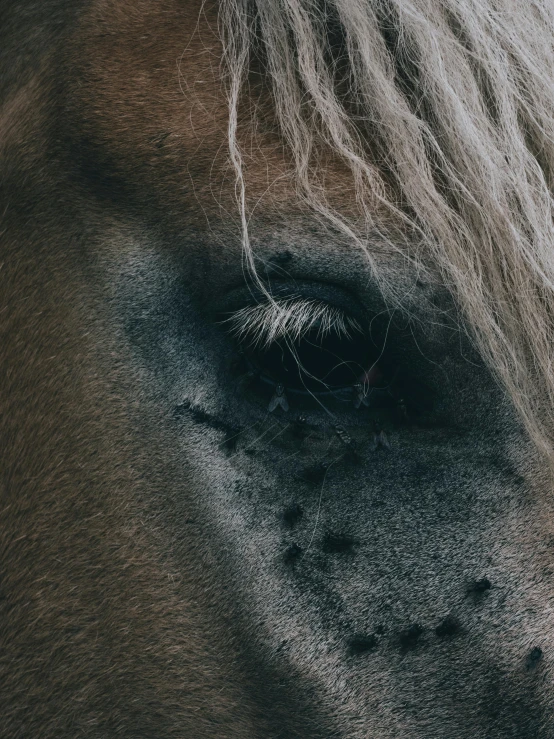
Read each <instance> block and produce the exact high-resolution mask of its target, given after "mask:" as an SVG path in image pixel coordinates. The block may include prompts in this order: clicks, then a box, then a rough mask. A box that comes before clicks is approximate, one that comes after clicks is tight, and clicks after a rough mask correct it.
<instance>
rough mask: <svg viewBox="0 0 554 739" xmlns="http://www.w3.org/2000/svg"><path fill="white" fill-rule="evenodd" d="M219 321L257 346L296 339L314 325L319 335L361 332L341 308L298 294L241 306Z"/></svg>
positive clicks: (295, 340) (347, 334) (356, 322)
mask: <svg viewBox="0 0 554 739" xmlns="http://www.w3.org/2000/svg"><path fill="white" fill-rule="evenodd" d="M223 323H227V324H229V331H230V333H231V334H232V335H234V336H235V337H236V338H237V339H238V340H239V341H241V342H244V341H248V343H249V344H250V345H251V346H255V347H258V348H267V347H268V346H270V345H271V344H272V343H273V342H275V341H278V340H279V339H285V340H287V339H288V340H290V341H292V342H293V343H294V342H297V341H298V340H299V339H301V338H302V337H303V336H305V335H306V334H307V333H308V332H309V331H311V330H312V329H314V328H317V330H318V331H317V333H318V336H321V337H323V336H325V335H326V334H328V333H329V332H331V331H334V332H336V333H337V334H339V335H342V336H345V337H347V338H349V337H350V335H351V333H352V332H359V333H362V329H361V327H360V324H359V323H358V321H356V319H355V318H352V317H351V316H349V315H348V314H347V313H346V312H345V311H344V310H342V309H341V308H338V307H337V306H333V305H330V304H328V303H326V302H324V301H322V300H317V299H314V298H304V297H301V296H292V297H289V298H285V299H280V300H275V301H271V302H270V301H265V302H259V303H256V304H254V305H250V306H245V307H243V308H240V309H238V310H236V311H233V313H232V314H231V315H230V316H229V318H227V319H226V320H225V321H224V322H223Z"/></svg>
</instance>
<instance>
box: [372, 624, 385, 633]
mask: <svg viewBox="0 0 554 739" xmlns="http://www.w3.org/2000/svg"><path fill="white" fill-rule="evenodd" d="M385 631H386V629H385V627H384V626H383V624H377V626H376V627H375V633H376V634H378V635H379V636H382V635H383V634H384V633H385Z"/></svg>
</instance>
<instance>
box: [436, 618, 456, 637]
mask: <svg viewBox="0 0 554 739" xmlns="http://www.w3.org/2000/svg"><path fill="white" fill-rule="evenodd" d="M461 628H462V626H461V624H460V622H459V621H458V619H457V618H456V616H453V615H452V614H449V615H448V616H446V618H444V619H443V620H442V621H441V622H440V624H439V625H438V626H437V628H436V629H435V634H436V635H437V636H438V637H439V638H440V639H444V638H447V637H451V636H455V635H456V634H458V633H459V632H460V630H461Z"/></svg>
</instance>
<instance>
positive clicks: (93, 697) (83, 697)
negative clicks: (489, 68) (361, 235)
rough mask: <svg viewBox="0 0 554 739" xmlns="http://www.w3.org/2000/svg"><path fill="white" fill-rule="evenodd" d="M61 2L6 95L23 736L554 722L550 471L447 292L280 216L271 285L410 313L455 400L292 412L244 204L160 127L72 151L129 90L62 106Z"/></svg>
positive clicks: (11, 578) (8, 433)
mask: <svg viewBox="0 0 554 739" xmlns="http://www.w3.org/2000/svg"><path fill="white" fill-rule="evenodd" d="M45 5H46V3H45V4H44V5H43V6H41V7H39V6H38V5H35V4H33V3H30V4H28V7H27V11H28V14H27V16H26V17H25V18H22V17H21V13H20V10H21V8H18V7H17V4H11V3H7V5H6V10H7V12H8V15H9V19H10V23H11V25H10V24H6V26H5V27H6V28H7V27H8V26H9V27H10V29H12V30H11V31H10V33H11V34H12V35H11V36H10V39H9V40H8V41H9V43H8V41H6V44H3V45H2V44H0V48H3V49H4V52H3V59H2V64H3V67H6V68H7V59H8V58H9V55H10V54H12V55H16V56H17V54H19V56H17V59H18V63H17V65H16V67H17V69H16V71H15V72H13V74H12V77H10V79H7V78H5V79H6V88H7V91H6V94H5V103H4V107H3V113H2V126H3V130H4V131H6V132H7V133H6V139H5V141H7V142H8V144H9V145H7V144H6V146H5V147H4V151H3V162H4V166H3V169H2V171H3V172H4V179H3V185H2V186H3V192H2V198H3V201H2V202H3V205H2V209H3V212H4V223H3V228H4V230H3V236H2V253H3V254H4V255H5V259H4V265H3V268H2V271H1V273H0V275H1V277H0V279H1V283H0V295H1V296H2V303H3V305H2V308H3V312H2V313H0V316H1V317H2V318H1V320H2V330H3V337H2V346H3V347H4V349H3V351H2V354H3V357H2V359H3V366H4V367H5V368H6V369H5V371H4V374H3V378H4V379H3V385H4V387H3V392H2V395H3V396H4V400H3V403H5V404H6V405H5V408H4V410H3V415H2V427H1V437H0V444H1V447H2V449H3V457H4V464H3V466H4V469H3V485H4V491H5V498H4V500H5V501H6V503H5V505H3V506H2V520H3V526H2V561H3V563H4V564H5V568H6V574H5V586H4V591H3V600H2V605H3V607H4V609H5V610H4V615H3V617H2V622H1V625H0V629H1V641H2V643H3V645H4V649H5V650H6V652H7V664H8V670H7V673H4V677H3V678H2V680H3V687H2V689H1V690H0V708H1V709H2V715H3V716H4V719H3V728H2V729H0V735H2V736H5V737H6V739H15V737H23V736H37V737H39V736H41V737H42V736H44V737H76V736H78V737H111V736H123V737H156V739H164V737H182V738H183V739H185V738H188V737H193V736H194V737H196V738H198V739H204V737H210V738H211V737H214V738H216V737H237V738H238V737H243V738H244V739H250V737H256V738H260V739H262V737H263V738H264V739H265V737H281V738H282V739H285V738H286V739H288V738H289V737H298V738H300V737H303V738H307V737H314V738H315V737H318V738H321V739H331V738H333V739H334V738H335V737H336V738H337V739H338V738H339V737H344V738H345V739H346V738H349V739H362V738H364V739H365V738H366V737H371V739H470V738H471V739H473V738H474V737H486V738H487V739H506V738H507V737H514V738H516V737H517V739H536V738H538V739H548V738H549V737H552V736H554V706H553V698H552V696H553V690H552V689H553V686H552V658H553V654H554V636H553V634H554V608H553V605H554V603H553V586H552V576H553V572H554V562H553V559H554V538H553V535H552V531H551V529H552V520H553V511H552V500H551V486H550V482H549V479H548V477H547V475H546V472H545V471H543V468H544V463H543V462H541V460H540V459H538V457H537V455H536V453H535V452H534V451H533V450H532V448H531V446H530V444H529V443H528V441H527V440H526V438H525V435H524V433H523V432H522V430H521V428H520V427H519V424H518V422H517V420H516V419H515V417H514V414H513V411H512V409H511V407H510V405H509V403H508V402H507V400H506V399H505V397H504V395H503V391H502V389H501V388H500V387H499V385H498V383H497V382H496V380H495V379H494V378H493V377H492V375H491V373H490V372H489V370H488V369H487V368H485V367H484V365H483V363H482V361H481V360H480V358H479V357H478V356H477V354H476V352H475V351H474V350H473V349H472V347H471V342H470V341H469V339H468V338H467V335H466V332H465V330H464V329H463V328H461V327H460V325H459V321H458V316H457V313H456V310H455V308H454V304H453V302H452V300H451V298H450V297H449V296H448V293H447V291H446V290H445V288H444V287H443V286H441V284H440V281H439V280H438V278H436V276H431V275H432V272H430V273H429V275H423V276H422V275H416V274H414V273H413V272H411V271H410V270H409V269H407V268H406V266H405V265H404V264H399V263H398V262H397V261H395V260H394V259H393V258H392V257H391V255H390V254H389V253H387V250H386V248H385V247H384V245H383V244H381V243H380V242H379V240H378V238H377V237H376V239H375V243H374V244H373V245H372V249H373V250H374V253H375V255H376V257H377V258H378V260H379V262H380V264H381V267H382V269H383V270H384V271H386V273H387V274H388V276H389V278H390V279H391V280H392V281H394V283H395V285H396V286H397V287H398V289H399V290H400V292H401V293H402V294H403V295H405V299H404V300H403V302H402V305H400V306H398V308H397V309H396V310H395V311H394V312H391V311H390V304H387V302H386V301H384V300H383V298H382V297H381V296H380V294H379V292H378V290H377V288H376V286H375V284H374V282H373V281H372V279H371V276H370V274H369V271H368V269H367V266H366V265H365V262H364V260H363V257H362V256H361V255H360V254H358V253H357V252H356V250H354V249H352V248H346V247H345V246H344V244H341V243H340V240H339V239H338V238H337V235H336V234H333V233H332V232H331V231H329V230H326V229H324V228H323V227H322V226H321V225H318V224H317V223H316V222H315V219H313V218H312V217H310V216H309V215H307V214H301V213H299V212H298V210H297V209H295V208H293V207H291V209H290V212H288V211H287V208H286V207H285V206H282V207H281V209H280V211H279V212H277V211H271V210H270V209H268V211H267V213H266V214H265V215H259V216H258V217H257V218H254V219H253V221H252V223H251V226H250V229H251V236H252V240H253V246H254V249H255V252H256V254H257V257H258V259H259V262H258V264H259V266H260V274H261V276H262V277H263V278H264V279H265V280H266V286H267V287H269V288H270V289H271V290H275V291H276V292H277V293H278V294H285V295H290V294H303V295H306V296H307V297H313V296H316V297H320V298H322V299H326V300H330V301H335V302H338V303H340V304H342V305H343V306H345V307H346V309H347V310H349V311H351V312H352V313H353V314H354V317H355V318H357V319H358V320H360V321H362V322H363V323H364V325H365V326H368V325H369V324H370V323H371V321H372V319H374V318H375V316H380V317H381V318H382V317H383V316H386V317H387V322H388V319H389V318H390V326H389V333H388V339H387V341H388V342H389V345H390V346H391V347H392V348H393V349H394V352H395V353H396V356H397V357H398V361H399V363H401V364H402V366H403V367H406V368H408V370H409V376H410V378H412V380H413V381H414V383H421V384H423V385H424V386H425V388H426V391H425V393H426V397H427V396H428V397H429V398H432V401H433V406H432V409H429V408H427V409H426V410H425V411H421V412H415V411H414V410H413V409H412V408H411V403H412V398H411V397H410V395H409V394H406V396H405V397H403V398H402V399H398V404H397V407H395V408H394V409H392V410H391V412H390V414H389V415H387V414H385V415H384V417H379V418H378V419H377V418H376V416H375V414H373V415H372V411H371V408H367V407H366V406H365V405H364V404H362V405H361V406H360V408H355V405H354V403H353V402H352V399H351V398H350V399H349V400H348V401H347V402H336V403H334V404H333V402H332V401H329V402H328V401H327V400H326V401H325V403H324V404H325V405H326V407H327V410H328V411H329V412H330V414H331V415H330V414H329V413H328V412H327V411H325V410H324V409H322V408H321V407H319V406H318V405H317V404H312V405H311V406H308V407H305V406H304V405H303V403H304V401H303V400H300V399H298V398H295V397H294V395H292V394H290V393H288V394H287V399H288V403H289V410H288V411H286V412H285V411H284V410H283V408H282V407H278V408H276V409H275V411H274V413H273V414H270V413H268V403H269V402H270V399H271V395H272V392H274V390H273V389H272V388H271V387H270V386H269V384H267V383H265V384H264V382H263V381H260V380H259V378H256V377H254V378H251V380H252V381H251V382H246V383H245V382H243V379H244V378H243V375H244V371H243V370H241V367H240V363H241V360H240V351H239V350H240V347H238V346H237V344H236V342H235V341H234V339H233V338H232V337H231V336H230V335H229V334H228V332H227V331H226V329H225V326H224V324H222V319H223V318H224V317H225V315H226V314H227V313H228V311H230V310H233V309H234V308H238V307H242V306H243V305H244V304H245V302H246V301H247V300H248V299H249V297H248V296H249V294H250V290H249V287H248V284H247V283H246V282H245V276H244V275H245V273H244V271H243V268H242V264H241V256H240V243H239V237H238V234H237V229H236V228H235V227H234V226H233V227H232V226H231V225H230V223H231V219H230V218H229V216H228V214H227V215H226V214H224V213H222V212H218V211H217V209H215V210H212V211H210V212H209V214H208V218H207V220H206V219H204V218H203V215H202V212H203V211H202V207H201V204H199V202H198V200H197V199H196V198H195V196H194V194H193V192H192V191H191V190H182V189H178V188H177V187H176V186H174V183H173V180H172V179H171V178H172V176H173V175H172V172H171V171H170V169H169V168H168V169H167V170H164V169H163V166H164V165H160V167H161V169H159V170H158V173H157V176H158V177H159V178H160V179H158V180H157V185H156V186H157V187H158V188H160V190H159V191H160V192H161V193H162V195H163V197H162V196H160V197H158V196H157V195H152V184H151V183H150V181H143V180H144V178H145V177H146V175H145V174H144V172H146V171H147V170H146V169H145V170H142V169H141V165H142V160H141V154H140V152H137V153H131V154H130V153H129V151H128V150H127V149H125V147H124V146H122V147H121V152H123V153H121V152H120V154H119V155H120V156H121V157H122V161H123V160H124V161H125V162H126V165H125V166H123V167H121V169H120V170H118V171H119V175H118V177H119V179H118V178H116V177H115V176H114V175H113V170H112V169H110V168H113V167H115V165H113V156H114V155H113V147H112V148H110V147H111V146H112V144H110V143H109V142H108V143H105V144H103V143H102V141H103V140H102V137H101V136H99V137H98V141H97V142H96V143H95V146H93V147H91V148H90V149H87V151H86V157H87V164H88V166H87V167H82V166H74V160H75V157H77V159H78V158H79V157H80V156H84V155H83V151H84V149H85V148H86V147H85V144H84V143H83V142H85V139H86V140H88V141H89V142H90V137H91V136H92V134H91V130H96V129H95V126H98V127H99V128H98V130H100V123H99V122H98V121H99V120H100V117H101V116H102V115H104V113H103V112H102V110H101V108H98V109H96V108H94V105H93V103H91V108H90V109H89V108H87V106H86V101H85V98H86V95H89V92H90V91H88V92H87V88H86V85H84V87H83V89H84V90H85V93H86V95H85V93H83V97H82V98H79V93H76V92H75V89H77V87H78V86H75V88H72V92H71V93H70V94H69V93H68V98H66V97H64V96H63V95H62V97H61V99H62V100H63V101H65V103H67V100H68V99H69V103H70V104H68V107H67V108H64V110H65V111H66V114H67V119H63V121H62V122H61V123H60V118H59V116H58V113H59V110H60V108H57V107H56V106H55V105H50V104H49V103H45V102H44V101H45V99H46V100H50V99H55V100H58V98H57V97H56V95H57V94H58V93H54V92H52V89H54V88H55V87H56V83H60V80H61V82H62V83H64V81H65V79H67V78H70V77H71V70H72V69H73V67H71V64H74V65H75V66H76V67H77V66H78V64H79V63H80V61H79V62H78V61H75V60H76V59H77V55H76V54H75V53H74V52H75V49H79V48H80V46H79V43H82V42H81V41H76V42H73V41H72V43H73V44H74V45H73V47H72V49H73V51H71V50H70V52H66V45H67V38H72V37H73V34H74V31H73V26H72V25H71V24H72V23H73V20H72V18H70V17H69V16H70V9H69V8H66V7H65V6H64V5H63V4H58V3H53V4H52V7H51V8H50V10H51V13H50V14H46V15H48V17H47V18H45V17H42V15H43V14H44V13H45V11H44V7H45ZM169 5H170V4H168V7H169ZM74 8H77V4H74ZM102 12H103V13H106V14H108V11H107V10H106V11H105V10H102ZM56 14H57V15H56ZM57 17H58V18H61V19H62V20H67V24H66V25H64V24H60V26H59V28H58V26H57V25H56V24H55V23H54V20H55V19H56V18H57ZM107 17H108V20H107V21H106V22H107V23H109V16H108V15H107ZM60 28H63V33H66V34H67V37H66V36H63V35H62V36H60V35H59V34H60V33H61V31H60ZM14 29H17V30H14ZM28 29H32V30H33V33H34V34H35V35H33V34H27V33H26V32H27V30H28ZM18 34H19V35H18ZM27 36H28V37H29V38H30V39H31V41H25V38H27ZM77 36H78V34H77ZM37 38H38V39H40V43H39V42H37ZM31 42H32V43H31ZM168 43H169V42H168ZM52 45H53V46H54V48H55V49H56V50H58V51H59V50H60V49H62V51H59V54H60V56H59V57H56V58H59V59H61V60H62V62H61V63H60V64H54V65H53V66H52V64H51V61H48V59H47V60H46V61H45V59H46V57H45V56H42V54H43V51H44V49H50V47H51V46H52ZM19 47H20V48H21V51H20V52H16V48H19ZM31 47H32V48H33V49H36V50H37V56H36V57H33V54H32V53H31ZM58 51H57V53H58ZM72 54H73V55H72ZM99 54H100V52H99ZM83 58H86V55H85V54H84V52H83ZM133 63H134V62H133ZM64 65H65V66H64ZM68 65H69V67H68ZM68 68H69V69H70V72H67V69H68ZM37 69H38V71H37ZM53 70H54V71H53ZM64 75H65V77H64ZM29 80H31V82H30V83H29ZM83 84H84V83H83ZM87 84H88V83H87ZM61 86H62V87H64V84H62V85H61ZM79 89H80V88H79ZM64 95H65V93H64ZM72 95H73V97H72ZM49 96H53V98H50V97H49ZM75 100H77V102H78V105H79V106H80V107H75V106H76V105H77V103H75ZM83 101H85V102H83ZM222 104H223V102H222ZM71 106H74V107H71ZM91 110H92V111H96V112H91ZM67 111H69V112H67ZM76 111H77V112H76ZM99 111H100V112H99ZM106 115H107V116H108V119H109V116H110V115H111V114H110V113H109V112H108V113H107V114H106ZM113 115H114V117H113V119H112V120H115V119H116V117H115V114H113ZM95 116H97V117H98V120H97V119H96V118H95ZM52 120H55V121H56V126H57V125H59V126H60V127H61V128H60V129H58V133H57V134H56V133H55V128H52V127H48V126H46V127H45V123H44V122H45V121H47V122H48V124H49V125H50V124H51V123H52ZM145 125H146V124H145ZM60 131H61V133H60ZM123 135H124V134H122V133H120V134H117V135H116V141H117V136H120V137H123ZM121 140H123V139H121ZM75 141H79V142H80V145H79V146H78V147H77V148H75ZM98 142H100V143H98ZM103 147H104V148H103ZM75 152H77V154H76V153H75ZM119 155H118V156H119ZM81 163H82V162H81ZM135 163H136V164H137V168H136V173H135V174H134V172H135V170H134V169H133V167H134V165H135ZM168 167H169V165H168ZM160 172H161V174H160ZM193 175H194V172H193ZM149 176H150V175H148V177H149ZM197 177H198V181H197V184H201V175H200V174H198V175H197ZM133 178H135V179H133ZM193 179H194V177H193ZM228 187H229V189H230V190H232V184H229V183H228ZM141 188H143V189H141ZM145 193H146V194H145ZM168 204H169V205H168ZM179 204H181V208H179ZM387 311H388V312H387ZM418 387H419V385H418ZM299 416H302V417H303V418H302V420H301V421H299V420H298V418H299ZM337 425H338V426H340V427H341V429H342V431H341V432H340V433H337V429H336V426H337ZM381 433H384V434H385V435H386V437H383V438H386V439H387V443H386V444H385V443H377V441H376V440H378V439H379V436H380V434H381Z"/></svg>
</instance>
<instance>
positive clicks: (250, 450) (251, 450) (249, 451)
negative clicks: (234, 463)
mask: <svg viewBox="0 0 554 739" xmlns="http://www.w3.org/2000/svg"><path fill="white" fill-rule="evenodd" d="M244 453H245V454H247V455H248V456H249V457H255V456H256V454H257V452H256V450H255V449H254V447H251V446H249V447H246V449H245V450H244Z"/></svg>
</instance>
